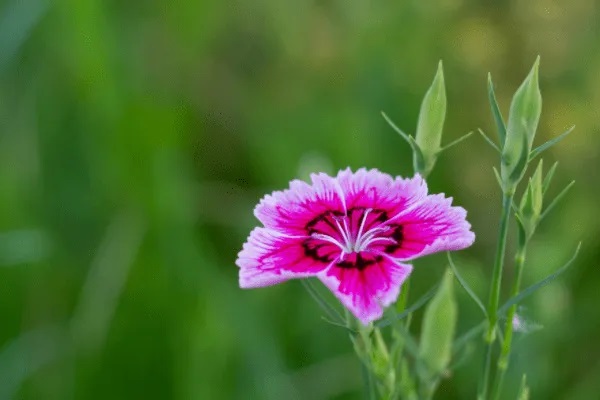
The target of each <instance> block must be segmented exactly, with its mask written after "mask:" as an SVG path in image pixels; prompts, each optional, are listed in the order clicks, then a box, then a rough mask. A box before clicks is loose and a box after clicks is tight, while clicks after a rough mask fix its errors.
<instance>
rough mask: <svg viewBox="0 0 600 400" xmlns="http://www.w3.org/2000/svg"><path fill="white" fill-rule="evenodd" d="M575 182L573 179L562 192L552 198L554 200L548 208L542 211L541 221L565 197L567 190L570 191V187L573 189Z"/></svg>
mask: <svg viewBox="0 0 600 400" xmlns="http://www.w3.org/2000/svg"><path fill="white" fill-rule="evenodd" d="M574 184H575V181H571V183H569V184H568V185H567V186H566V187H565V188H564V189H563V190H562V192H560V193H559V194H558V195H557V196H556V197H555V198H554V200H552V202H551V203H550V204H548V207H546V209H545V210H544V212H542V215H540V221H541V220H543V219H544V218H545V217H546V216H547V215H548V213H549V212H550V211H551V210H552V209H553V208H554V207H555V206H556V205H557V204H558V202H559V201H560V200H562V198H563V197H565V195H566V194H567V192H568V191H569V189H571V187H572V186H573V185H574Z"/></svg>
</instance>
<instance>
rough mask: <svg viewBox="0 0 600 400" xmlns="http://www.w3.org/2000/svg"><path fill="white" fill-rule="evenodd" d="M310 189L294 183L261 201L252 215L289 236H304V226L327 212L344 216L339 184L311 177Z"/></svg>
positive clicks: (320, 176)
mask: <svg viewBox="0 0 600 400" xmlns="http://www.w3.org/2000/svg"><path fill="white" fill-rule="evenodd" d="M311 179H312V185H309V184H308V183H306V182H304V181H301V180H298V179H296V180H293V181H292V182H290V188H289V189H287V190H283V191H276V192H273V193H272V194H270V195H266V196H265V197H263V198H262V200H261V201H260V203H259V204H258V205H257V206H256V208H255V209H254V215H255V216H256V218H258V220H259V221H260V222H262V223H263V224H264V226H265V227H267V228H271V229H275V230H277V231H281V232H285V233H287V234H290V235H306V225H307V224H308V223H309V222H310V221H311V220H312V219H314V218H315V217H317V216H319V215H321V214H323V213H326V212H339V213H341V214H344V213H345V212H346V207H345V198H344V194H343V193H342V190H341V187H340V184H339V183H338V181H337V180H336V179H335V178H332V177H330V176H329V175H327V174H324V173H320V174H312V175H311Z"/></svg>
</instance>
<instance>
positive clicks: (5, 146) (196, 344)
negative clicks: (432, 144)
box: [0, 0, 600, 400]
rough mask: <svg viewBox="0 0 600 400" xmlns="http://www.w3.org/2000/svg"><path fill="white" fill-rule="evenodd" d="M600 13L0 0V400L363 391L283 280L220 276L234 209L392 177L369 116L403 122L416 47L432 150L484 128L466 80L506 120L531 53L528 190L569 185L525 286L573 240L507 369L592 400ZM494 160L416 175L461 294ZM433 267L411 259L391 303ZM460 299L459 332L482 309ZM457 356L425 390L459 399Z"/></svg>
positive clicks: (461, 373) (242, 222) (400, 168)
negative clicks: (540, 159)
mask: <svg viewBox="0 0 600 400" xmlns="http://www.w3.org/2000/svg"><path fill="white" fill-rule="evenodd" d="M599 18H600V1H598V0H571V1H569V2H561V1H559V0H511V1H498V0H496V1H492V0H486V1H475V0H432V1H421V0H406V1H394V2H387V1H372V0H345V1H341V0H330V1H325V0H319V1H311V0H303V1H297V0H288V1H281V0H257V1H251V2H248V1H238V0H231V1H214V0H197V1H189V0H188V1H184V0H174V1H152V0H147V1H132V2H128V1H100V0H56V1H50V0H5V1H1V2H0V399H12V398H17V399H56V400H63V399H216V400H218V399H315V400H319V399H359V398H361V397H360V396H361V391H360V390H361V380H360V373H359V366H358V363H357V361H355V359H354V356H353V353H352V348H351V345H350V342H349V340H348V338H347V335H346V333H345V332H344V331H343V330H342V329H339V328H336V327H333V326H331V325H328V324H326V323H325V322H323V321H322V319H321V318H320V317H321V312H320V310H319V309H318V307H317V306H316V305H315V303H314V302H313V301H312V299H310V297H309V296H308V295H307V293H306V292H305V291H304V290H303V288H302V286H301V285H300V284H299V283H298V282H290V283H286V284H284V285H279V286H277V287H272V288H267V289H262V290H253V291H243V290H241V289H239V288H238V283H237V267H236V266H235V264H234V262H235V259H236V255H237V252H238V251H239V250H240V249H241V246H242V243H243V242H244V241H245V239H246V236H247V234H248V233H249V231H250V229H251V228H252V227H253V226H255V225H256V224H257V221H255V220H254V217H253V216H252V210H253V207H254V205H255V204H256V203H257V202H258V200H259V199H260V197H261V196H263V195H264V194H265V193H268V192H270V191H272V190H276V189H281V188H284V187H286V186H287V183H288V181H289V180H291V179H292V178H295V177H302V178H305V177H307V176H308V173H310V172H314V171H326V172H330V173H334V172H335V171H337V170H338V169H340V168H345V167H346V166H351V167H352V168H358V167H361V166H367V167H376V168H379V169H381V170H383V171H386V172H389V173H391V174H394V175H410V174H411V173H412V172H411V171H412V162H411V158H410V153H409V149H408V147H407V146H406V144H405V143H403V141H402V140H401V138H400V137H399V136H398V135H397V134H396V133H394V132H393V131H392V130H391V129H390V128H389V127H388V126H387V125H386V124H385V122H384V121H383V119H382V118H381V116H380V111H381V110H385V111H386V112H387V113H388V114H389V115H390V116H391V117H392V119H394V120H395V121H396V123H397V124H398V125H400V126H401V127H402V128H403V129H405V130H406V131H408V132H409V133H412V132H413V131H414V127H415V125H416V119H417V113H418V109H419V105H420V101H421V98H422V96H423V94H424V93H425V90H426V89H427V87H428V85H429V84H430V82H431V79H432V78H433V75H434V72H435V68H436V66H437V62H438V60H439V59H443V61H444V67H445V73H446V84H447V93H448V102H449V104H448V117H447V121H446V130H445V136H444V141H445V142H449V141H450V140H453V139H455V138H457V137H459V136H460V135H462V134H464V133H466V132H468V131H470V130H473V129H475V128H478V127H481V128H483V129H484V130H486V131H487V132H488V133H489V134H490V135H493V122H492V119H491V115H490V112H489V107H488V104H487V95H486V86H485V84H486V74H487V72H488V71H490V72H491V73H492V74H493V77H494V79H495V82H496V86H497V95H498V98H499V102H500V104H501V106H502V107H503V109H504V111H505V114H506V112H507V109H508V105H509V102H510V97H511V95H512V93H513V91H514V90H515V89H516V87H517V86H518V85H519V83H520V82H521V80H522V79H523V78H524V77H525V75H526V73H527V71H528V70H529V68H530V66H531V64H532V63H533V61H534V59H535V57H536V56H537V55H538V54H539V55H540V56H541V87H542V94H543V97H544V106H543V114H542V119H541V124H540V131H539V133H538V137H537V139H536V143H538V144H539V143H542V141H544V140H547V139H549V138H551V137H553V136H554V135H557V134H559V133H561V132H562V131H564V130H565V129H566V128H568V127H569V126H570V125H572V124H576V125H577V128H576V130H575V133H574V134H572V135H571V136H570V137H568V138H567V139H566V140H565V141H564V142H562V143H561V144H560V145H559V146H556V147H555V148H553V149H551V150H550V151H549V152H547V153H546V155H545V160H546V166H550V165H551V163H552V162H554V161H555V160H559V161H560V165H559V169H558V172H557V175H556V177H555V180H554V186H553V187H552V188H551V192H552V193H558V191H559V190H560V189H562V186H564V185H566V184H567V183H568V182H569V181H570V180H571V179H576V180H577V184H576V186H575V188H574V189H573V190H572V192H571V193H570V194H569V196H567V198H566V199H565V200H564V201H563V202H562V203H561V204H560V207H558V208H557V211H555V212H554V213H553V214H552V215H551V216H550V217H549V218H548V219H547V220H546V221H544V223H543V224H542V226H541V227H540V231H539V234H538V235H537V237H536V239H535V240H534V242H533V243H532V246H531V251H530V257H529V259H528V261H529V262H528V265H527V269H526V271H525V276H524V279H525V283H526V284H531V283H533V282H534V281H536V280H538V279H540V278H542V277H543V276H545V275H547V274H549V273H550V272H551V271H553V270H554V269H556V268H558V267H559V266H560V265H561V264H562V263H563V261H564V260H566V259H568V258H569V257H570V254H571V252H572V251H573V249H574V247H575V245H576V243H577V242H578V241H580V240H582V241H583V250H582V253H581V255H580V257H579V258H578V259H577V262H576V263H575V265H574V266H573V267H572V269H571V270H570V271H569V272H568V273H567V274H566V275H564V276H563V277H561V279H560V280H559V281H558V282H555V283H553V284H551V285H550V286H548V287H546V288H545V289H543V290H542V291H540V292H538V293H536V295H535V296H533V297H532V298H530V299H528V301H527V302H526V304H525V306H526V307H527V308H526V310H525V311H524V313H525V314H526V315H527V316H528V317H529V318H531V321H533V322H535V323H537V324H540V325H543V326H544V329H542V330H540V331H537V332H535V333H531V334H530V335H528V336H524V337H522V338H520V339H519V340H518V342H517V348H516V352H515V358H514V359H513V360H514V362H513V364H512V371H513V373H512V375H510V376H509V378H510V382H509V383H510V384H511V387H512V388H509V392H510V390H514V387H515V385H516V384H517V383H518V381H519V380H520V374H522V373H523V372H526V373H527V374H528V379H529V382H530V384H531V386H532V392H533V398H536V399H595V398H598V393H599V391H600V362H599V360H600V341H598V337H600V307H599V306H598V304H600V291H599V290H598V285H599V284H600V269H598V261H599V260H600V252H599V250H598V249H599V246H598V245H599V244H600V243H599V239H598V238H599V235H600V224H599V222H600V221H599V216H598V215H599V213H598V204H600V186H599V185H598V182H599V180H598V171H599V169H600V158H599V157H598V155H599V154H598V152H599V149H600V146H599V143H600V142H599V141H598V134H599V133H600V23H599ZM497 163H498V159H497V155H496V154H495V153H494V152H493V150H491V148H490V147H488V146H487V145H486V144H485V142H484V141H483V140H482V139H481V138H480V137H475V136H474V137H472V138H470V139H469V140H468V141H466V142H464V143H462V144H461V145H459V146H457V147H455V148H453V149H452V150H450V151H449V152H447V153H445V154H444V155H443V156H442V158H441V159H440V160H439V161H438V164H437V166H436V169H435V170H434V172H433V174H432V175H431V178H430V181H429V185H430V188H431V190H432V191H433V192H445V193H447V194H449V195H452V196H454V198H455V201H456V203H457V204H460V205H462V206H464V207H465V208H467V209H468V211H469V220H470V221H471V223H472V224H473V229H474V231H475V232H476V234H477V241H476V243H475V245H474V246H473V247H471V248H470V249H468V250H466V251H463V252H461V253H460V254H459V255H457V258H456V259H457V261H458V263H459V267H460V268H461V270H463V271H464V274H465V276H466V277H467V278H468V280H469V281H470V282H471V283H472V284H473V286H474V287H475V289H476V290H477V291H478V292H479V293H480V294H481V296H483V297H485V298H487V285H488V279H489V277H490V275H491V262H492V254H493V250H494V245H495V240H496V224H497V218H498V211H499V202H500V200H499V198H500V197H499V196H500V193H499V191H498V189H497V186H496V183H495V179H494V176H493V173H492V166H493V165H496V164H497ZM508 259H509V261H512V260H511V257H510V256H509V258H508ZM444 267H445V257H444V255H436V256H431V257H428V258H427V259H424V260H420V261H419V262H417V263H416V268H415V272H414V274H413V286H412V288H411V298H412V299H413V301H414V299H416V298H417V297H418V295H419V294H420V293H422V292H424V291H425V290H427V288H428V287H430V286H431V285H432V284H433V283H434V282H436V281H437V280H438V278H439V277H440V275H441V274H442V272H443V269H444ZM507 268H508V269H507V277H510V274H511V262H509V265H508V267H507ZM507 282H508V280H507ZM458 295H459V299H460V301H461V308H460V325H459V332H462V331H465V330H466V329H468V328H469V327H470V326H472V325H473V324H475V323H477V322H479V320H480V319H481V316H480V315H479V314H478V310H477V308H476V307H474V306H473V304H472V303H470V302H469V301H468V299H467V298H466V296H465V295H464V293H462V292H460V291H458ZM480 366H481V357H480V355H479V354H477V352H475V354H474V355H473V356H472V357H471V358H470V359H469V360H468V362H467V363H466V364H465V365H464V366H463V367H461V368H459V369H458V370H457V371H456V375H455V376H453V377H452V380H450V381H446V382H444V383H443V384H442V386H441V387H440V391H439V393H438V396H437V398H440V399H452V398H474V393H475V388H476V386H477V379H478V376H479V369H480V368H479V367H480ZM507 393H508V392H507Z"/></svg>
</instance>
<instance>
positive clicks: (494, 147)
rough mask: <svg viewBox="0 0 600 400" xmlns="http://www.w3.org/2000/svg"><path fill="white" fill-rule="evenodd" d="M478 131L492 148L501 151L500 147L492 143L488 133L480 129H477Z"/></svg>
mask: <svg viewBox="0 0 600 400" xmlns="http://www.w3.org/2000/svg"><path fill="white" fill-rule="evenodd" d="M477 130H478V131H479V133H480V134H481V136H483V139H484V140H485V141H486V142H487V143H488V144H489V145H490V146H492V148H493V149H494V150H496V151H497V152H498V153H501V151H500V149H499V148H498V146H496V143H494V141H493V140H492V139H490V138H489V137H488V135H486V134H485V132H483V131H482V130H481V129H477Z"/></svg>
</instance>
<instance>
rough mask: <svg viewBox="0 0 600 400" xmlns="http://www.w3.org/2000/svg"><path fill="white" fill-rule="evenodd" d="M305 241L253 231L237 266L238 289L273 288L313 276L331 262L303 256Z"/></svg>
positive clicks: (268, 231)
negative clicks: (238, 271)
mask: <svg viewBox="0 0 600 400" xmlns="http://www.w3.org/2000/svg"><path fill="white" fill-rule="evenodd" d="M305 239H306V238H305V237H303V236H300V237H295V236H288V235H285V234H281V233H278V232H275V231H272V230H269V229H266V228H255V229H254V230H253V231H252V232H250V236H249V237H248V240H247V242H246V243H244V247H243V248H242V251H240V253H239V254H238V259H237V261H236V264H237V266H238V267H240V287H242V288H255V287H262V286H270V285H275V284H277V283H281V282H283V281H286V280H288V279H293V278H305V277H308V276H313V275H315V274H316V273H318V272H320V271H322V270H324V269H325V268H327V267H328V266H329V264H330V263H325V262H319V261H318V260H315V259H313V258H310V257H306V255H305V251H304V248H303V247H302V243H303V241H304V240H305Z"/></svg>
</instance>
